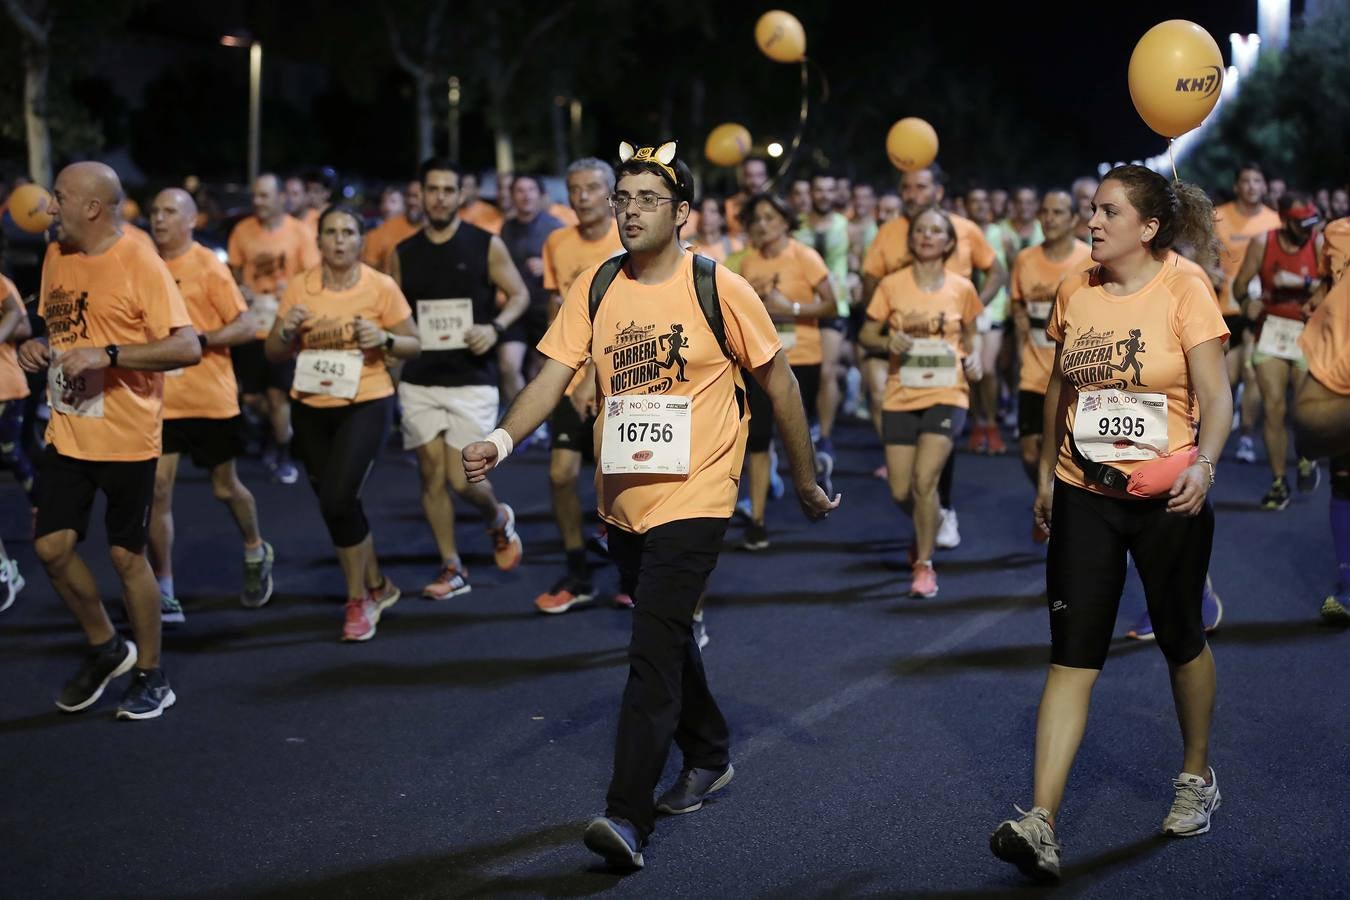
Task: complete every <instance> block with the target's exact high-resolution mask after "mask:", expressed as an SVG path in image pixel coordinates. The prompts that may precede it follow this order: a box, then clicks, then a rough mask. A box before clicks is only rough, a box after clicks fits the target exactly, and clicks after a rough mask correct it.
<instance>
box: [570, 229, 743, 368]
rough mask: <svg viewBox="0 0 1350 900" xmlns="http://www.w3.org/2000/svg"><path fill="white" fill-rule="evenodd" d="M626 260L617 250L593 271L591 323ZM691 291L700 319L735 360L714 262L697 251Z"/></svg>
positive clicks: (725, 352) (727, 354)
mask: <svg viewBox="0 0 1350 900" xmlns="http://www.w3.org/2000/svg"><path fill="white" fill-rule="evenodd" d="M627 261H628V254H627V253H620V254H619V255H618V256H611V257H610V258H609V259H607V260H605V261H604V262H602V263H601V264H600V268H599V269H597V270H596V272H595V278H594V279H592V280H591V296H590V300H591V321H592V322H594V321H595V314H596V313H597V312H599V311H600V301H601V300H604V299H605V292H606V291H608V290H609V286H610V285H611V284H613V283H614V279H615V278H618V277H619V270H620V269H622V268H623V264H624V263H626V262H627ZM694 294H695V296H697V297H698V305H699V307H700V308H701V309H702V310H703V318H704V319H706V320H707V322H708V327H709V328H710V329H712V333H713V337H715V338H717V346H718V347H719V348H720V349H721V351H722V355H723V356H725V357H726V358H727V359H729V360H732V361H733V362H735V360H736V358H735V357H734V356H733V355H732V354H731V351H730V350H728V349H727V332H726V327H725V326H724V325H723V324H722V301H721V299H720V298H719V297H718V296H717V263H716V262H714V261H713V260H711V259H709V258H708V257H706V256H700V255H699V254H697V253H695V254H694Z"/></svg>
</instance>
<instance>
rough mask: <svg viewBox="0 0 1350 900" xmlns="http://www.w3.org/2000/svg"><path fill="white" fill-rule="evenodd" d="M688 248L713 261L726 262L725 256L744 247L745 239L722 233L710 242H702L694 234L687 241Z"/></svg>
mask: <svg viewBox="0 0 1350 900" xmlns="http://www.w3.org/2000/svg"><path fill="white" fill-rule="evenodd" d="M689 249H690V250H691V251H693V252H694V253H697V254H699V255H700V256H706V257H708V259H711V260H713V261H714V262H720V263H724V264H725V263H726V261H727V257H728V256H731V255H732V254H733V253H739V252H741V251H742V250H744V249H745V241H743V240H741V239H740V238H738V237H732V236H731V235H730V234H726V235H723V236H722V237H720V238H718V239H717V240H714V241H712V242H711V243H707V244H705V243H703V242H702V241H700V240H699V239H698V235H695V236H694V237H693V238H691V239H690V241H689Z"/></svg>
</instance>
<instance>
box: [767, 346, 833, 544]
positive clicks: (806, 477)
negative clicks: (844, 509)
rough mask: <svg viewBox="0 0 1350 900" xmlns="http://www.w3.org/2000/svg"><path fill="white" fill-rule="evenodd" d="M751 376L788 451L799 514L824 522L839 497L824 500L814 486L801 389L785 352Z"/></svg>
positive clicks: (812, 451) (813, 458)
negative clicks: (768, 404)
mask: <svg viewBox="0 0 1350 900" xmlns="http://www.w3.org/2000/svg"><path fill="white" fill-rule="evenodd" d="M750 374H751V375H753V376H754V378H755V381H757V382H758V383H759V386H760V387H761V388H763V389H764V393H766V394H768V395H769V400H770V401H771V402H772V403H773V420H774V422H775V423H777V425H778V434H779V435H780V436H781V437H782V439H783V448H784V449H785V450H786V451H787V457H788V468H789V469H790V470H791V471H792V483H793V486H794V487H795V488H796V489H797V500H798V502H799V503H801V506H802V512H804V513H806V517H807V518H808V519H811V520H813V521H814V520H816V519H823V518H825V517H826V516H827V515H829V514H830V510H832V509H836V508H837V507H838V506H839V500H840V497H841V495H839V494H836V495H835V496H834V498H833V499H831V498H829V497H826V496H825V492H824V491H822V490H821V489H820V485H818V484H816V453H815V448H814V447H812V446H811V429H810V427H809V426H808V425H807V424H806V409H805V408H804V407H803V406H802V391H801V387H800V386H799V385H798V384H797V376H795V375H793V374H792V366H791V365H790V364H789V363H788V361H787V351H785V350H779V351H778V353H777V354H775V355H774V358H773V359H771V360H769V361H768V362H766V363H765V364H764V365H762V366H760V367H758V368H756V369H751V370H750Z"/></svg>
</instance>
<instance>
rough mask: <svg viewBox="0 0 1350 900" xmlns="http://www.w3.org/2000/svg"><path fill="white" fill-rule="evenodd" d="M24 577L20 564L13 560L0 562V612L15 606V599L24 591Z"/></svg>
mask: <svg viewBox="0 0 1350 900" xmlns="http://www.w3.org/2000/svg"><path fill="white" fill-rule="evenodd" d="M23 585H24V580H23V576H22V575H20V574H19V564H18V563H17V562H15V561H14V560H12V559H9V560H5V561H4V562H0V612H4V611H5V610H7V609H9V608H10V607H11V606H13V605H14V598H15V597H17V596H19V591H21V590H23Z"/></svg>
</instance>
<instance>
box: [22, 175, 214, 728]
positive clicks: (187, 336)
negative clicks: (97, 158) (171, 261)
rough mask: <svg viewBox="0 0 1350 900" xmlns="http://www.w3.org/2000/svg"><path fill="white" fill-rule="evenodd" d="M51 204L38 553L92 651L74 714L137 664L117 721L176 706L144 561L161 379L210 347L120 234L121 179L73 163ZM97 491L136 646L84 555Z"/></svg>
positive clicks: (163, 278)
mask: <svg viewBox="0 0 1350 900" xmlns="http://www.w3.org/2000/svg"><path fill="white" fill-rule="evenodd" d="M53 197H54V198H55V201H56V228H57V239H58V241H59V244H57V243H53V244H50V245H48V247H47V256H46V259H45V260H44V261H43V265H42V289H41V294H40V299H39V301H38V314H39V315H40V316H42V318H43V319H44V320H45V321H46V325H47V334H48V337H47V338H40V339H37V340H30V341H28V342H27V343H25V344H24V345H23V346H22V347H21V348H20V349H19V362H20V364H21V365H22V366H23V367H24V369H25V370H26V371H29V372H40V371H43V370H47V371H48V380H47V384H48V394H49V396H50V403H51V408H52V415H51V422H50V424H49V425H48V427H47V449H46V450H45V451H44V452H43V455H42V462H41V464H40V466H39V477H38V495H37V523H36V527H35V528H34V534H35V535H36V540H35V542H34V549H35V550H36V551H37V554H38V557H39V558H40V559H41V560H42V564H43V566H45V567H46V569H47V574H48V576H49V577H50V578H51V580H52V586H53V587H54V588H55V589H56V592H57V593H58V594H60V595H61V599H62V600H64V601H65V603H66V605H67V606H68V607H69V608H70V610H71V612H72V613H74V615H75V618H76V620H78V621H79V623H80V626H81V627H82V628H83V629H84V633H85V637H86V638H87V639H88V641H89V644H90V650H89V655H88V657H87V658H86V660H85V663H84V665H83V666H82V667H81V668H80V671H79V672H78V673H77V674H76V675H75V677H74V678H72V679H71V680H70V681H69V682H67V683H66V685H65V687H64V688H63V689H62V691H61V696H60V698H59V699H58V700H57V701H56V704H57V706H58V707H59V708H60V709H62V710H64V711H65V712H79V711H80V710H83V709H86V708H88V707H90V706H92V705H93V704H94V703H95V702H96V701H97V700H98V698H99V697H100V696H101V695H102V693H103V690H104V688H105V687H107V685H108V682H109V681H111V680H112V679H113V678H115V677H117V676H118V675H122V674H125V673H126V672H128V671H130V670H131V668H132V666H133V665H134V666H135V667H136V672H135V674H134V675H133V677H132V681H131V685H130V687H129V688H128V690H127V692H126V694H125V695H124V696H123V698H122V702H121V704H120V705H119V707H118V710H117V716H118V718H126V719H148V718H155V717H157V716H159V715H160V714H161V713H162V712H163V711H164V710H165V709H166V708H168V707H169V706H171V705H173V703H174V700H175V697H174V693H173V691H172V690H171V689H170V687H169V682H168V679H167V678H165V676H164V673H163V671H161V669H160V668H159V643H160V607H159V589H158V587H157V586H156V584H155V577H154V574H153V573H152V572H151V571H150V564H149V563H148V562H146V559H145V555H144V550H145V542H146V528H147V521H148V519H149V516H150V505H151V501H152V500H153V497H154V487H155V459H156V457H158V456H159V453H160V421H161V416H162V413H163V395H164V376H163V375H162V374H161V373H162V372H164V371H167V370H169V369H176V368H179V367H180V366H191V365H196V364H197V362H198V361H199V360H200V359H201V345H200V344H199V343H198V341H197V335H196V332H194V331H193V329H192V323H191V320H190V319H189V318H188V314H187V310H186V308H184V305H183V298H182V296H181V295H180V294H179V292H178V288H177V287H176V286H175V285H174V283H173V277H172V276H171V275H170V274H169V270H168V268H166V267H165V265H164V263H163V261H161V260H160V258H159V257H158V256H156V255H155V254H154V253H151V252H149V251H147V250H146V249H145V248H144V247H142V246H141V245H140V244H138V243H136V242H135V241H134V240H133V239H131V238H129V237H127V236H126V235H124V234H123V233H122V231H121V228H120V216H119V214H118V208H119V206H120V205H121V203H122V185H121V183H120V182H119V181H118V178H117V173H116V172H114V171H113V170H112V169H110V168H109V167H107V166H105V165H103V164H102V163H94V162H84V163H75V164H74V165H71V166H67V167H66V168H65V169H63V170H62V171H61V174H60V175H58V176H57V179H56V185H55V190H54V191H53ZM100 492H101V493H103V494H104V496H105V497H106V498H107V511H106V513H105V515H104V525H105V526H106V529H107V536H108V544H109V547H108V551H109V555H110V556H111V558H112V563H113V568H114V569H116V571H117V575H118V578H119V580H120V581H121V587H122V596H123V597H124V598H125V603H126V607H127V616H128V618H129V619H130V620H131V627H132V632H133V633H134V635H135V638H136V643H135V644H133V643H131V642H129V641H127V640H125V639H124V638H123V637H122V636H121V635H120V634H118V633H117V630H116V629H114V628H113V625H112V623H111V622H110V621H109V620H108V613H107V611H106V610H105V609H104V608H103V601H102V600H101V599H100V597H99V593H98V587H97V585H96V583H95V582H94V578H93V575H92V574H91V573H90V571H89V567H88V566H87V565H86V564H85V562H84V560H82V559H81V558H80V557H79V556H78V555H77V554H76V552H75V545H76V544H77V543H78V542H79V541H80V540H81V539H83V538H84V535H85V533H86V532H87V531H88V528H89V513H90V511H91V510H92V509H93V505H94V499H95V496H96V495H97V494H98V493H100Z"/></svg>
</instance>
